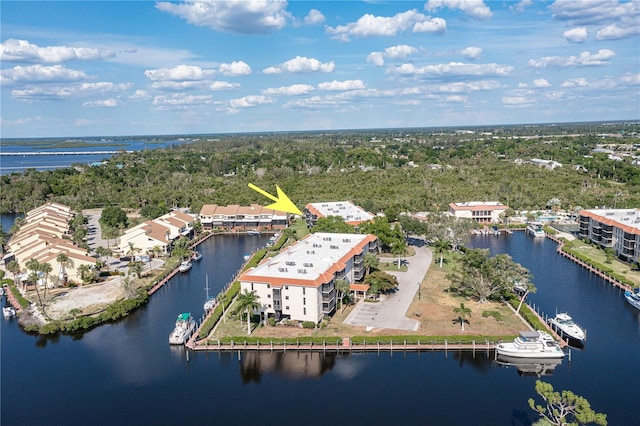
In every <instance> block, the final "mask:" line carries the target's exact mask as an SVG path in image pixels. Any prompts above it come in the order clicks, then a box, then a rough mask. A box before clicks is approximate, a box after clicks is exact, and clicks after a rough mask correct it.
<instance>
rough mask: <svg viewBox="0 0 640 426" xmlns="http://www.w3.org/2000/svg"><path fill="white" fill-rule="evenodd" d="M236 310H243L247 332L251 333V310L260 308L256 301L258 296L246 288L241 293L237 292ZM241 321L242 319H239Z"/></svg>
mask: <svg viewBox="0 0 640 426" xmlns="http://www.w3.org/2000/svg"><path fill="white" fill-rule="evenodd" d="M237 302H238V311H240V312H245V313H246V314H247V334H251V312H252V311H254V310H255V309H258V308H260V303H259V302H258V296H257V295H256V293H255V292H254V291H251V292H250V291H249V290H247V289H246V288H245V289H244V291H243V292H242V293H239V294H238V299H237ZM240 322H241V323H242V319H241V320H240Z"/></svg>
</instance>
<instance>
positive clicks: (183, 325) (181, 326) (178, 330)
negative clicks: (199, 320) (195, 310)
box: [169, 312, 196, 345]
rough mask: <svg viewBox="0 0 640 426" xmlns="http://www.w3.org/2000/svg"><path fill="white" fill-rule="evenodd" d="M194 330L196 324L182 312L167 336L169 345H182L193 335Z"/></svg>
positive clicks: (188, 315) (189, 315) (188, 314)
mask: <svg viewBox="0 0 640 426" xmlns="http://www.w3.org/2000/svg"><path fill="white" fill-rule="evenodd" d="M195 328H196V322H195V320H194V319H193V317H192V316H191V314H190V313H189V312H183V313H181V314H180V315H178V319H177V320H176V326H175V328H174V329H173V331H172V332H171V334H170V335H169V344H171V345H184V344H185V343H186V342H187V339H189V337H190V336H191V334H193V330H195Z"/></svg>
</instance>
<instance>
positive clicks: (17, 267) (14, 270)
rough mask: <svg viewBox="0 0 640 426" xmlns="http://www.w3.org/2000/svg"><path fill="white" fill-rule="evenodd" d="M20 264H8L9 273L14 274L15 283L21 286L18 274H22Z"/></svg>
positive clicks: (15, 262) (14, 261) (14, 262)
mask: <svg viewBox="0 0 640 426" xmlns="http://www.w3.org/2000/svg"><path fill="white" fill-rule="evenodd" d="M20 269H21V268H20V263H18V261H17V260H12V261H11V262H9V263H8V264H7V271H9V272H11V273H12V274H13V282H14V283H15V284H16V286H17V285H19V284H20V283H19V281H20V280H19V279H18V274H19V273H20Z"/></svg>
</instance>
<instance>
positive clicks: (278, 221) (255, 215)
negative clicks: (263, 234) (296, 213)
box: [198, 204, 289, 230]
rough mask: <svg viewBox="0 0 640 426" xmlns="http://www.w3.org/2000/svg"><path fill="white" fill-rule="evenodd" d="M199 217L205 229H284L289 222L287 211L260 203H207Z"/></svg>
mask: <svg viewBox="0 0 640 426" xmlns="http://www.w3.org/2000/svg"><path fill="white" fill-rule="evenodd" d="M198 218H199V220H200V223H201V224H202V228H203V229H213V228H222V229H227V230H245V229H247V230H248V229H251V230H259V229H284V228H286V226H287V225H288V223H289V216H288V215H287V213H285V212H281V211H277V210H272V209H268V208H266V207H263V206H261V205H259V204H251V205H250V206H240V205H237V204H233V205H229V206H218V205H216V204H205V205H204V206H202V209H200V214H199V215H198Z"/></svg>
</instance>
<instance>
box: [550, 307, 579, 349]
mask: <svg viewBox="0 0 640 426" xmlns="http://www.w3.org/2000/svg"><path fill="white" fill-rule="evenodd" d="M547 322H548V323H549V326H551V328H552V329H553V330H555V331H556V333H558V334H559V335H560V337H562V338H563V339H565V340H566V341H567V342H569V341H572V342H575V343H579V344H583V343H584V342H585V340H587V333H586V331H585V330H584V329H583V328H582V327H580V326H579V325H578V324H576V323H575V322H574V321H573V319H572V318H571V316H569V314H567V313H566V312H561V313H559V314H556V316H555V317H553V318H549V319H548V320H547Z"/></svg>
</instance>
